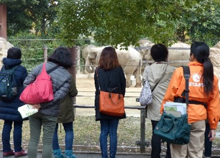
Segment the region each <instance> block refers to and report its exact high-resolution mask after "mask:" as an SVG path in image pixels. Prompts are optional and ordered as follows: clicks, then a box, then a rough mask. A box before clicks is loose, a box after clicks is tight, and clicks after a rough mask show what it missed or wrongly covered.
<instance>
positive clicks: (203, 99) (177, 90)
mask: <svg viewBox="0 0 220 158" xmlns="http://www.w3.org/2000/svg"><path fill="white" fill-rule="evenodd" d="M188 66H189V69H190V78H189V105H188V107H187V113H188V123H189V124H191V132H190V142H189V143H188V144H186V145H177V144H171V156H172V157H174V158H175V157H178V158H185V157H190V158H198V157H199V158H200V157H202V156H203V147H204V133H205V128H206V125H205V124H206V119H207V117H208V122H209V125H210V131H209V136H210V138H209V139H210V141H212V140H214V139H215V129H216V128H217V125H218V121H219V118H220V106H219V104H220V103H219V90H218V79H217V77H216V76H215V75H214V73H213V65H212V63H211V61H210V59H209V46H208V45H207V44H206V43H204V42H193V43H192V45H191V48H190V62H189V64H188ZM184 90H185V79H184V74H183V69H182V67H180V68H177V69H176V70H175V71H174V74H173V76H172V78H171V80H170V83H169V86H168V88H167V92H166V94H165V96H164V99H163V102H162V104H161V112H162V111H163V104H164V103H165V102H167V101H171V102H172V101H174V99H178V98H183V96H182V93H183V92H184ZM181 100H183V99H181Z"/></svg>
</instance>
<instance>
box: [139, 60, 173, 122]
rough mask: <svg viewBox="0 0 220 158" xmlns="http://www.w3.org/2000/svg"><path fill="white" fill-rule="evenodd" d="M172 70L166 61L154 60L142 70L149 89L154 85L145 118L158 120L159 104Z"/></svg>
mask: <svg viewBox="0 0 220 158" xmlns="http://www.w3.org/2000/svg"><path fill="white" fill-rule="evenodd" d="M174 70H175V68H174V67H173V66H170V65H168V64H167V63H166V62H160V63H157V62H155V63H153V64H151V65H150V66H146V68H145V70H144V73H143V79H144V80H146V79H147V80H148V82H149V84H150V87H151V89H153V88H154V87H155V86H156V87H155V88H154V90H153V93H152V97H153V100H152V103H151V104H150V105H148V106H147V118H149V119H150V120H154V121H159V119H160V116H161V114H160V106H161V103H162V100H163V97H164V95H165V93H166V90H167V87H168V85H169V82H170V79H171V77H172V74H173V71H174ZM157 83H158V84H157ZM156 84H157V85H156Z"/></svg>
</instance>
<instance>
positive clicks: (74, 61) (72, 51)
mask: <svg viewBox="0 0 220 158" xmlns="http://www.w3.org/2000/svg"><path fill="white" fill-rule="evenodd" d="M69 50H70V52H71V57H72V61H73V66H72V67H71V69H70V73H71V74H72V76H73V79H74V81H75V84H76V66H77V63H76V62H77V61H76V57H77V48H76V47H71V48H69ZM73 102H74V104H75V103H76V97H74V100H73Z"/></svg>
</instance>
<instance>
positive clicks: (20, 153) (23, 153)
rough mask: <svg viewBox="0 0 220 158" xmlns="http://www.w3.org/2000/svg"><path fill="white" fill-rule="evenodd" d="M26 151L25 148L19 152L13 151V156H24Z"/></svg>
mask: <svg viewBox="0 0 220 158" xmlns="http://www.w3.org/2000/svg"><path fill="white" fill-rule="evenodd" d="M26 155H27V152H26V151H25V150H21V151H20V152H15V157H21V156H26Z"/></svg>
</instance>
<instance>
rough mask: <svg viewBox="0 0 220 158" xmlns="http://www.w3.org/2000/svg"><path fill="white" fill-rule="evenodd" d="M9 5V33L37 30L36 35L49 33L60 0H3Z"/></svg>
mask: <svg viewBox="0 0 220 158" xmlns="http://www.w3.org/2000/svg"><path fill="white" fill-rule="evenodd" d="M0 3H5V4H7V7H8V9H7V10H8V15H7V16H8V34H9V35H16V34H17V33H19V32H30V30H33V29H34V30H35V34H36V35H39V34H40V35H46V34H48V30H49V29H48V28H49V26H50V25H51V24H52V23H53V21H54V19H55V17H56V12H57V11H56V7H57V4H58V1H55V0H44V1H42V0H21V1H16V0H2V1H1V2H0Z"/></svg>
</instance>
